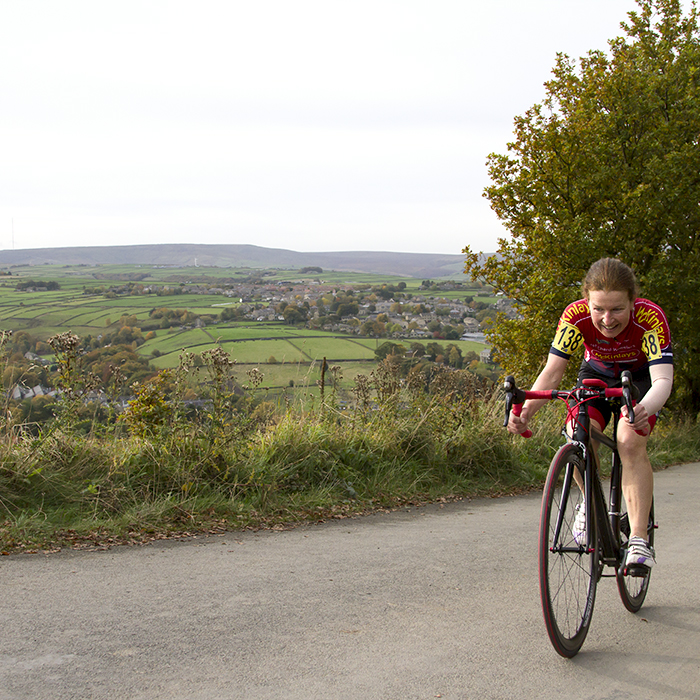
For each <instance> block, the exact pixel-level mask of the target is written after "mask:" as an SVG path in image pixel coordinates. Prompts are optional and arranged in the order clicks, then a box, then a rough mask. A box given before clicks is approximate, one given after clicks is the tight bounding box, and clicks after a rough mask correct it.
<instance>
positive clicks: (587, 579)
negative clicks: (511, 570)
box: [539, 445, 599, 657]
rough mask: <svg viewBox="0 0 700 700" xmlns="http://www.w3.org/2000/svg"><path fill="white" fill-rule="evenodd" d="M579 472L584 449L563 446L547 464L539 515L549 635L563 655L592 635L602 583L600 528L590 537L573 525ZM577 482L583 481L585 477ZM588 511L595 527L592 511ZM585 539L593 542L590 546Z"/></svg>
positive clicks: (580, 496)
mask: <svg viewBox="0 0 700 700" xmlns="http://www.w3.org/2000/svg"><path fill="white" fill-rule="evenodd" d="M575 472H578V474H579V475H582V474H583V472H584V460H583V455H582V453H581V450H580V448H578V447H576V446H574V445H563V446H562V447H561V448H560V449H559V451H558V452H557V453H556V455H555V456H554V459H553V460H552V463H551V465H550V467H549V473H548V474H547V481H546V482H545V487H544V494H543V496H542V511H541V515H540V542H539V569H540V597H541V599H542V611H543V613H544V622H545V626H546V628H547V633H548V634H549V639H550V640H551V642H552V645H553V646H554V648H555V649H556V650H557V652H558V653H559V654H561V655H562V656H565V657H572V656H574V655H575V654H577V653H578V651H579V649H580V648H581V645H582V644H583V641H584V640H585V638H586V635H587V634H588V628H589V626H590V624H591V616H592V614H593V604H594V602H595V593H596V584H597V582H598V560H599V551H598V546H597V543H598V537H597V533H596V531H595V530H594V532H593V533H591V535H592V536H590V537H586V533H583V535H582V534H581V532H580V528H574V521H575V519H576V514H577V507H578V506H581V505H582V504H583V501H584V498H583V494H582V493H581V490H580V488H579V487H578V486H577V483H576V480H575V479H574V473H575ZM579 481H580V482H581V483H582V482H583V477H582V476H581V477H580V479H579ZM590 515H591V517H590V518H589V520H590V521H591V523H592V525H591V527H593V528H595V517H593V516H594V513H593V512H591V514H590ZM574 532H575V533H576V537H575V536H574ZM577 540H578V541H577ZM587 542H591V543H595V545H592V546H591V547H590V548H589V547H588V546H587Z"/></svg>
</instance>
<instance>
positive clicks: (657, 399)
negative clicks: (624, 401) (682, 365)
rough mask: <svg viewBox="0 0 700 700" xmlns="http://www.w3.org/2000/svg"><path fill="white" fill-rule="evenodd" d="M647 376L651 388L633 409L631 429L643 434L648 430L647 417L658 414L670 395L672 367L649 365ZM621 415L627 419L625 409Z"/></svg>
mask: <svg viewBox="0 0 700 700" xmlns="http://www.w3.org/2000/svg"><path fill="white" fill-rule="evenodd" d="M649 376H650V377H651V388H650V389H649V391H647V393H646V394H645V395H644V396H643V397H642V399H641V401H640V402H639V403H638V404H637V405H636V406H635V408H634V423H633V424H632V426H631V427H632V428H633V429H634V430H640V431H642V432H645V431H647V430H648V428H649V416H653V415H654V414H656V413H658V412H659V411H660V410H661V409H662V408H663V406H664V404H665V403H666V401H667V400H668V397H669V396H670V395H671V389H672V388H673V365H671V364H660V365H650V367H649ZM621 413H622V415H623V416H625V417H627V409H626V407H625V406H623V407H622V410H621Z"/></svg>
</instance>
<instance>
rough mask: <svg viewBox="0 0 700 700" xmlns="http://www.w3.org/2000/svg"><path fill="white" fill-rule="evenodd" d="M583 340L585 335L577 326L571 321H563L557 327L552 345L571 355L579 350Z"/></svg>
mask: <svg viewBox="0 0 700 700" xmlns="http://www.w3.org/2000/svg"><path fill="white" fill-rule="evenodd" d="M582 340H583V336H582V335H581V332H580V331H579V329H578V328H576V326H572V325H570V324H569V323H562V324H561V325H560V326H559V328H557V333H556V335H555V336H554V341H553V342H552V346H553V347H554V348H556V349H557V350H560V351H561V352H564V353H566V354H567V355H570V354H571V353H574V352H576V350H578V347H579V345H581V341H582Z"/></svg>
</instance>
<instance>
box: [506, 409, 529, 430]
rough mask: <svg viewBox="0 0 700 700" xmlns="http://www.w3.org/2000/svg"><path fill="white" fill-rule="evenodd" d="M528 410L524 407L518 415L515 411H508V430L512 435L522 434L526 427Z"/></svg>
mask: <svg viewBox="0 0 700 700" xmlns="http://www.w3.org/2000/svg"><path fill="white" fill-rule="evenodd" d="M528 423H529V420H528V412H527V409H525V410H524V411H523V412H522V413H521V414H520V415H516V411H511V412H510V418H509V419H508V432H509V433H513V435H522V434H523V433H524V432H526V431H527V429H528Z"/></svg>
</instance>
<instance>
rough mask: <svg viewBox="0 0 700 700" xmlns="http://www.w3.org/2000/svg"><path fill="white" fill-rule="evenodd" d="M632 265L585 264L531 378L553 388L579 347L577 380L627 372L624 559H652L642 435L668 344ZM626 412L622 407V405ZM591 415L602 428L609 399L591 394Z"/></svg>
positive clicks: (664, 394) (664, 393)
mask: <svg viewBox="0 0 700 700" xmlns="http://www.w3.org/2000/svg"><path fill="white" fill-rule="evenodd" d="M637 293H638V290H637V281H636V279H635V276H634V273H633V272H632V270H631V269H630V268H629V267H628V266H627V265H625V264H624V263H623V262H621V261H620V260H617V259H615V258H603V259H601V260H598V261H597V262H595V263H593V265H591V268H590V269H589V270H588V273H587V274H586V277H585V279H584V281H583V296H584V298H583V299H580V300H579V301H575V302H574V303H573V304H569V306H567V307H566V309H564V312H563V313H562V315H561V318H560V319H559V324H558V325H557V331H556V334H555V336H554V340H553V341H552V346H551V348H550V350H549V355H548V358H547V363H546V364H545V367H544V369H543V370H542V372H541V373H540V375H539V376H538V377H537V379H536V381H535V383H534V384H533V385H532V389H534V390H549V389H556V388H557V387H558V386H559V383H560V382H561V380H562V377H563V376H564V372H565V370H566V367H567V364H568V361H569V358H570V357H571V356H572V354H573V353H574V352H575V351H576V350H578V348H579V347H581V346H583V348H584V357H583V363H582V364H581V367H580V369H579V374H578V377H579V382H581V381H582V380H583V379H586V378H589V377H594V378H599V379H603V380H604V381H605V382H606V383H607V384H608V386H611V387H613V386H620V374H621V373H622V372H623V371H624V370H630V371H631V372H632V379H633V381H634V384H635V385H636V386H637V387H638V388H639V390H640V396H641V399H640V401H639V402H638V403H637V405H636V406H635V409H634V423H630V422H629V420H621V421H620V423H619V425H618V429H617V446H618V451H619V453H620V459H621V460H622V490H623V494H624V497H625V501H626V502H627V511H628V514H629V521H630V530H631V532H630V540H629V547H628V551H627V559H626V561H625V566H627V567H629V566H631V565H634V566H646V567H649V568H651V567H652V566H653V565H654V563H655V560H654V556H655V554H654V550H653V548H652V547H651V546H650V545H649V542H648V541H647V524H648V520H649V511H650V509H651V504H652V498H653V493H654V476H653V472H652V469H651V463H650V462H649V457H648V455H647V440H648V438H649V434H650V433H651V430H652V429H653V427H654V423H655V422H656V414H657V413H658V412H659V410H660V409H661V407H662V406H663V405H664V404H665V403H666V401H667V399H668V397H669V396H670V394H671V389H672V387H673V351H672V348H671V336H670V331H669V326H668V321H667V320H666V316H665V314H664V312H663V311H662V310H661V308H660V307H659V306H657V305H656V304H654V303H653V302H651V301H649V300H647V299H640V298H639V297H638V296H637ZM544 403H545V401H526V402H525V404H524V405H523V410H522V413H521V414H520V416H516V415H515V414H514V413H511V415H510V421H509V423H508V430H510V432H512V433H516V434H517V433H523V432H525V430H527V427H528V423H529V421H530V419H531V418H532V416H533V415H534V414H535V412H536V411H537V410H538V409H539V408H540V407H541V406H542V405H543V404H544ZM621 413H622V416H623V418H625V419H627V410H626V408H625V407H623V408H622V411H621ZM590 415H591V421H592V423H593V425H594V426H595V427H597V428H598V429H599V430H601V431H602V430H604V429H605V426H606V425H607V423H608V421H609V420H610V417H611V409H610V406H609V404H608V403H607V402H606V401H604V400H600V401H595V402H594V403H593V407H592V408H591V410H590ZM577 528H578V529H579V532H574V536H575V537H577V540H578V539H579V538H580V537H581V534H582V532H580V530H581V529H582V528H585V515H584V514H583V512H582V511H580V512H579V517H577V519H576V524H575V525H574V530H576V529H577Z"/></svg>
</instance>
